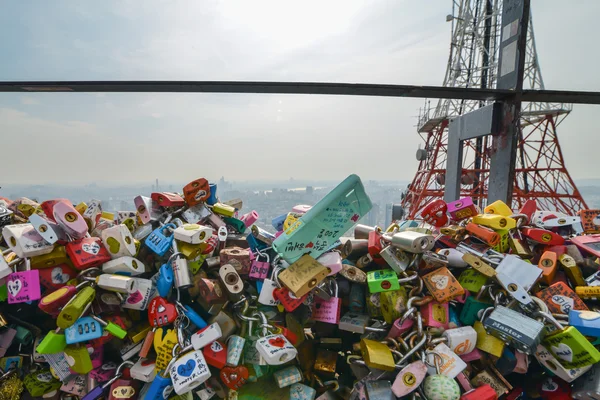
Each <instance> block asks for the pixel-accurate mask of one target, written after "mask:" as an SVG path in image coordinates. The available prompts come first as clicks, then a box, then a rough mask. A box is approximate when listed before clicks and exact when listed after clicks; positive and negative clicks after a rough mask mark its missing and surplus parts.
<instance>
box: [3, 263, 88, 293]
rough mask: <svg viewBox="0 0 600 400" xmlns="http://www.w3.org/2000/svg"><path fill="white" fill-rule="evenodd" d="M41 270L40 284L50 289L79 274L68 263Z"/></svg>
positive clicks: (62, 284) (59, 286) (60, 285)
mask: <svg viewBox="0 0 600 400" xmlns="http://www.w3.org/2000/svg"><path fill="white" fill-rule="evenodd" d="M0 264H1V260H0ZM70 265H72V264H70ZM0 268H1V267H0ZM39 271H40V285H41V286H43V287H44V288H46V289H48V290H50V291H52V290H56V289H59V288H61V287H63V286H64V285H65V284H66V283H67V282H68V281H70V280H71V279H73V278H74V277H75V276H76V275H77V274H76V273H75V271H74V270H73V269H72V268H71V267H69V265H67V264H62V265H58V266H56V267H53V268H45V269H40V270H39Z"/></svg>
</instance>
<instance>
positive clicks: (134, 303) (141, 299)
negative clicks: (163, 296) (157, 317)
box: [121, 278, 158, 310]
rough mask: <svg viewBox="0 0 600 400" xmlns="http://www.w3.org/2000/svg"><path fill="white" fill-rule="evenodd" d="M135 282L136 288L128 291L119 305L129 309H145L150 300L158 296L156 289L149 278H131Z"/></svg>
mask: <svg viewBox="0 0 600 400" xmlns="http://www.w3.org/2000/svg"><path fill="white" fill-rule="evenodd" d="M131 279H135V281H136V282H137V290H136V291H135V292H133V293H130V294H129V295H128V296H124V297H126V298H125V300H124V301H123V302H122V303H121V307H123V308H129V309H131V310H146V309H147V308H148V304H150V300H152V299H153V298H155V297H156V296H158V290H156V289H155V287H154V284H153V283H152V281H151V280H150V279H143V278H131Z"/></svg>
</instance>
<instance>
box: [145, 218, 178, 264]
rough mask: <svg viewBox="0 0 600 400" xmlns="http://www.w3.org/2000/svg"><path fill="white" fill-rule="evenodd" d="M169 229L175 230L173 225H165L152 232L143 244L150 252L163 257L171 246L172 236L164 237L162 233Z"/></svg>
mask: <svg viewBox="0 0 600 400" xmlns="http://www.w3.org/2000/svg"><path fill="white" fill-rule="evenodd" d="M170 229H175V225H174V224H165V225H163V226H161V227H159V228H157V229H155V230H154V231H152V233H151V234H150V235H149V236H148V237H147V238H146V240H145V241H144V243H145V244H146V246H148V248H150V250H152V251H153V252H154V253H156V254H158V255H159V256H161V257H162V256H164V255H165V254H166V252H167V251H168V250H169V249H170V248H171V246H172V244H173V239H174V237H173V235H172V234H170V235H169V236H166V235H165V233H164V232H167V231H169V230H170Z"/></svg>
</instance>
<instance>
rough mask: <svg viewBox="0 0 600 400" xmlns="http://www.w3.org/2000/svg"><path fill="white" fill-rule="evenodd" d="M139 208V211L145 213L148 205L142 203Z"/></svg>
mask: <svg viewBox="0 0 600 400" xmlns="http://www.w3.org/2000/svg"><path fill="white" fill-rule="evenodd" d="M137 210H138V212H139V213H140V214H143V213H145V212H146V206H145V205H143V204H141V205H140V206H139V207H138V208H137Z"/></svg>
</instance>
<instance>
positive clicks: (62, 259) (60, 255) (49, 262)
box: [30, 245, 71, 269]
mask: <svg viewBox="0 0 600 400" xmlns="http://www.w3.org/2000/svg"><path fill="white" fill-rule="evenodd" d="M30 261H31V268H32V269H43V268H52V267H55V266H57V265H60V264H69V263H70V262H71V261H70V260H69V258H68V257H67V250H66V249H65V247H64V246H59V245H56V246H54V249H53V250H52V251H51V252H50V253H48V254H44V255H41V256H35V257H31V259H30Z"/></svg>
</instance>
